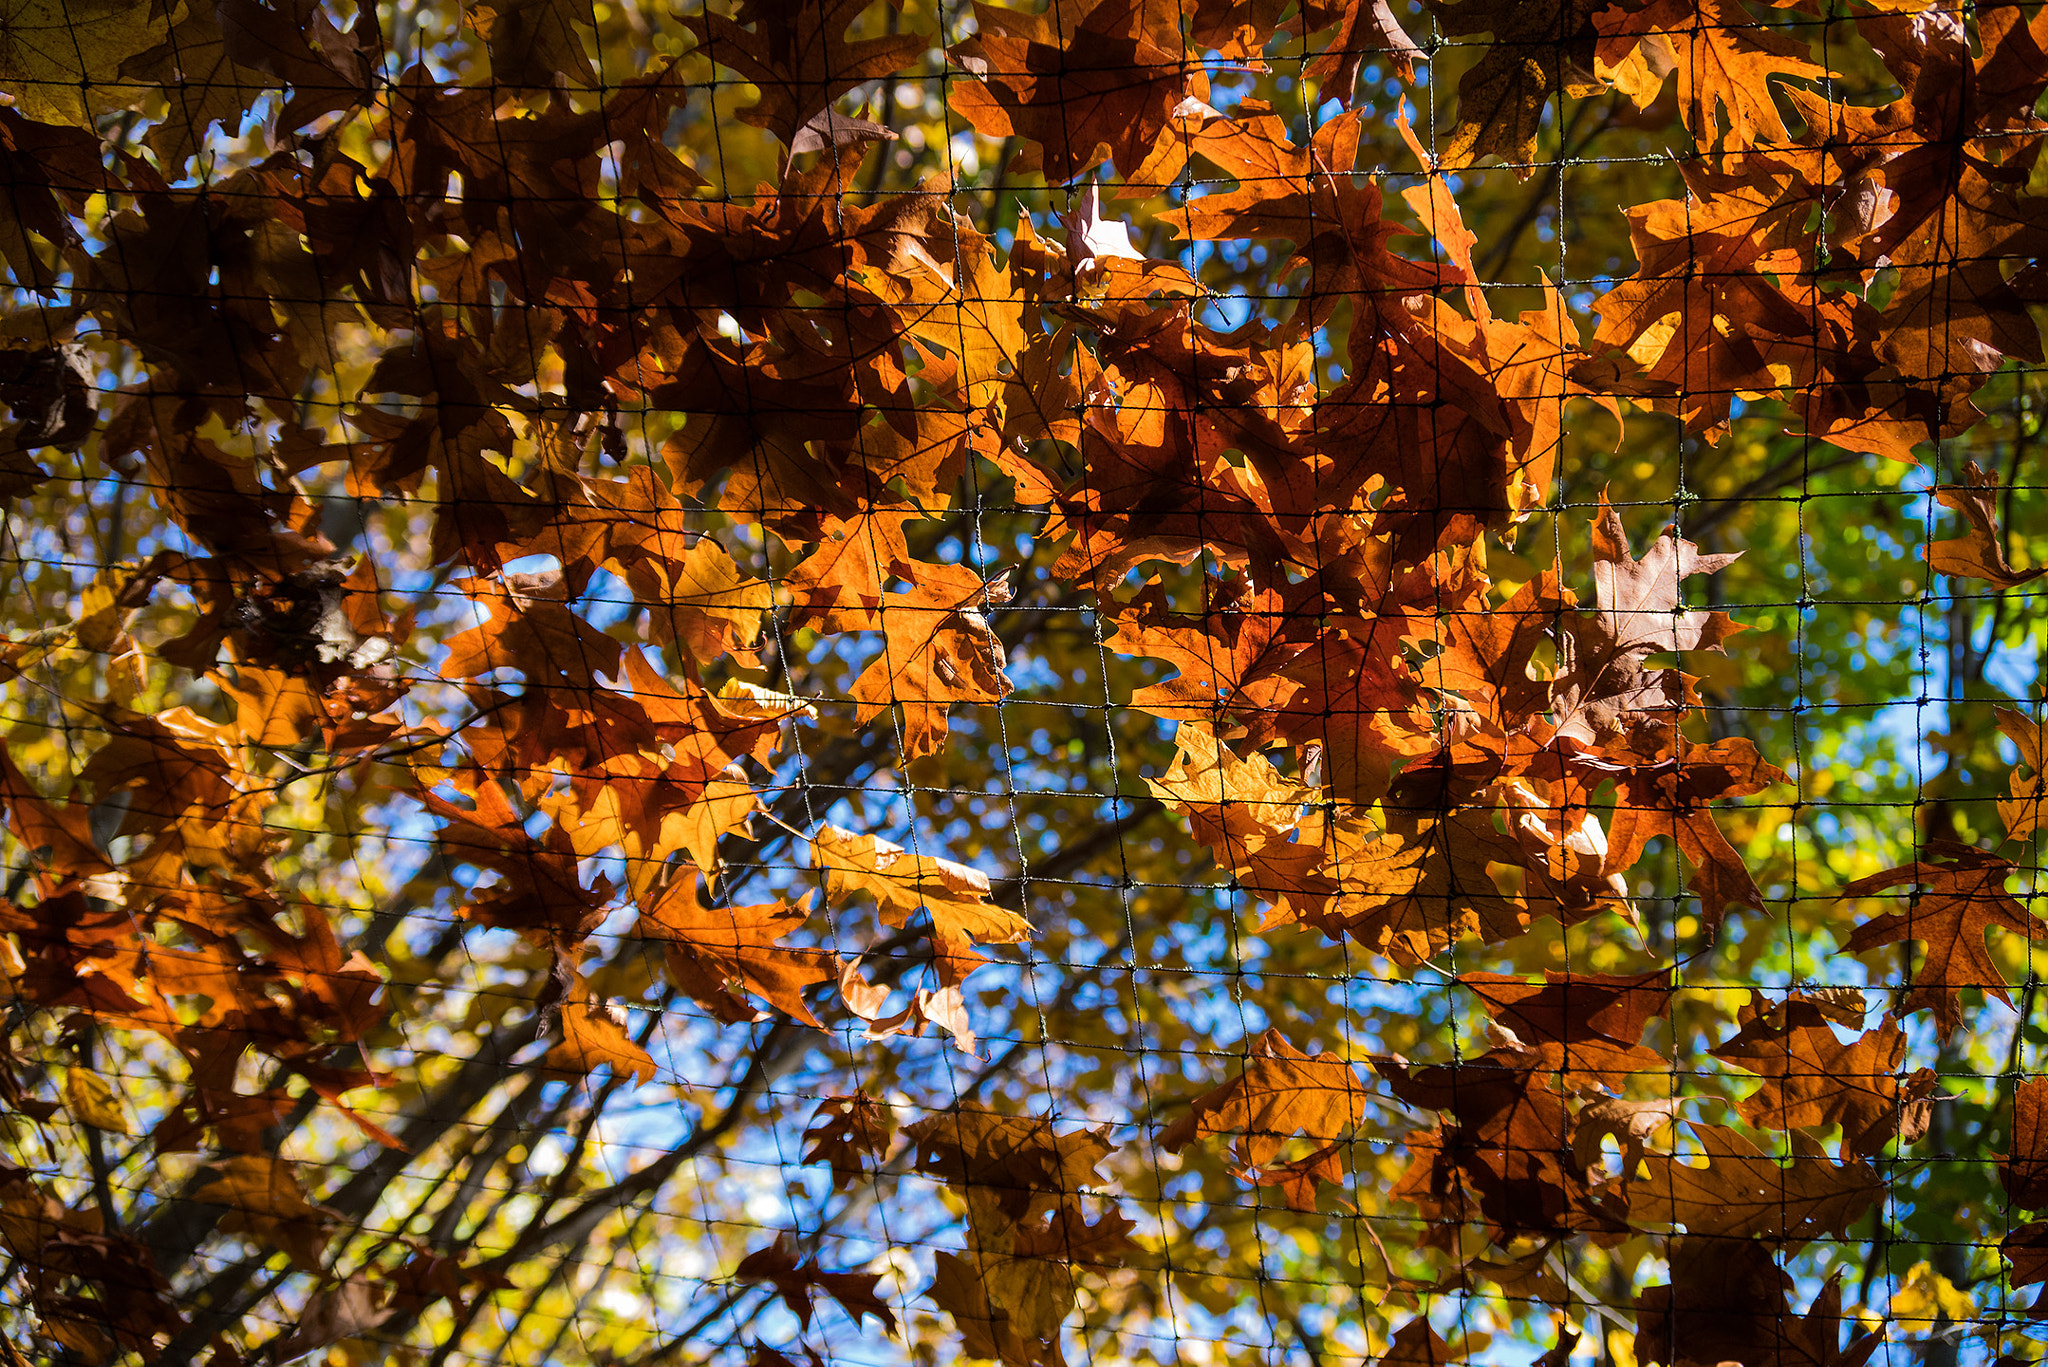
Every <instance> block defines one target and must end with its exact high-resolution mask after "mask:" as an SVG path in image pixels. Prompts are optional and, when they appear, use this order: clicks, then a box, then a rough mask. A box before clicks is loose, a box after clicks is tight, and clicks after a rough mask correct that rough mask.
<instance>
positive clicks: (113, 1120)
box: [64, 1068, 134, 1134]
mask: <svg viewBox="0 0 2048 1367" xmlns="http://www.w3.org/2000/svg"><path fill="white" fill-rule="evenodd" d="M64 1108H65V1109H66V1110H68V1111H70V1112H71V1114H72V1116H73V1117H74V1118H75V1119H77V1120H79V1121H81V1122H83V1123H84V1124H87V1125H90V1126H92V1127H93V1128H94V1129H96V1130H109V1131H111V1132H113V1133H114V1134H132V1133H134V1131H132V1130H130V1129H129V1128H128V1117H127V1116H125V1115H123V1114H121V1103H120V1101H119V1100H118V1099H116V1097H115V1096H114V1089H113V1088H112V1087H110V1086H108V1085H107V1080H106V1079H105V1078H103V1077H101V1076H100V1075H99V1074H97V1073H95V1072H92V1071H90V1070H88V1069H85V1068H67V1069H65V1070H64Z"/></svg>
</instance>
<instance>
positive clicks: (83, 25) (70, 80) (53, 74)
mask: <svg viewBox="0 0 2048 1367" xmlns="http://www.w3.org/2000/svg"><path fill="white" fill-rule="evenodd" d="M182 9H183V6H182V5H180V6H175V7H170V8H166V7H164V6H161V5H158V4H155V3H153V2H152V3H144V2H143V0H84V2H83V3H80V0H8V2H7V4H6V5H5V6H4V7H0V81H4V82H6V85H7V89H8V93H9V94H11V95H13V96H14V101H15V107H16V108H18V109H20V110H21V111H22V112H23V113H24V114H26V115H28V116H29V117H30V118H32V119H37V120H40V121H43V122H46V123H48V122H55V123H75V124H78V125H79V126H81V127H84V128H91V127H92V126H93V121H94V120H95V119H96V118H98V117H99V116H100V115H102V114H107V113H111V112H113V110H115V109H117V108H119V107H120V106H121V105H124V104H126V103H128V101H129V100H130V99H132V98H134V95H135V94H139V93H140V91H135V92H133V93H126V94H124V93H122V86H121V85H120V83H119V82H117V81H116V80H115V79H114V77H115V73H116V71H117V70H118V69H119V68H120V65H121V63H122V62H124V61H126V60H127V59H128V58H130V57H132V56H134V55H135V54H137V53H139V52H141V51H143V50H144V49H145V48H148V47H150V46H152V45H154V44H155V43H157V42H159V41H161V40H162V38H163V36H164V34H165V32H166V31H167V30H168V29H169V27H170V20H171V19H172V18H175V17H176V12H177V11H181V10H182ZM95 88H97V89H100V90H111V91H113V92H115V95H114V98H112V99H109V98H108V97H107V96H106V95H97V96H95V95H93V94H92V92H93V91H94V90H95Z"/></svg>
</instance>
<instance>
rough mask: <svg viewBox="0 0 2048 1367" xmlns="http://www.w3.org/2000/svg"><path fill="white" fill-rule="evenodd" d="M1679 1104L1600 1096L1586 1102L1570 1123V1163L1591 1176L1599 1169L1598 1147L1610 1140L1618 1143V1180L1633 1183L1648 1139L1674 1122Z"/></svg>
mask: <svg viewBox="0 0 2048 1367" xmlns="http://www.w3.org/2000/svg"><path fill="white" fill-rule="evenodd" d="M1682 1104H1683V1101H1682V1099H1681V1098H1679V1097H1666V1098H1664V1099H1663V1100H1661V1101H1624V1100H1622V1099H1621V1098H1620V1097H1613V1096H1603V1097H1597V1098H1595V1099H1594V1100H1592V1101H1589V1102H1587V1103H1586V1104H1585V1105H1584V1106H1581V1107H1580V1108H1579V1113H1578V1115H1576V1116H1575V1117H1573V1119H1572V1160H1573V1161H1574V1162H1576V1163H1577V1164H1578V1165H1579V1166H1580V1167H1581V1168H1584V1169H1586V1170H1587V1171H1588V1172H1591V1171H1592V1170H1593V1169H1594V1168H1596V1167H1599V1166H1600V1165H1601V1152H1602V1147H1603V1145H1604V1144H1605V1141H1606V1140H1607V1139H1609V1138H1610V1137H1611V1138H1613V1139H1616V1140H1619V1141H1620V1143H1621V1180H1622V1181H1624V1182H1628V1181H1632V1180H1634V1178H1635V1175H1636V1170H1637V1168H1638V1166H1639V1165H1640V1164H1641V1163H1642V1161H1643V1156H1644V1154H1645V1153H1646V1152H1647V1149H1646V1148H1645V1145H1647V1144H1648V1143H1649V1140H1650V1137H1651V1136H1652V1135H1654V1134H1656V1133H1657V1131H1659V1130H1661V1129H1663V1128H1664V1127H1665V1126H1667V1125H1669V1124H1671V1123H1672V1122H1673V1121H1674V1120H1676V1119H1677V1118H1678V1108H1679V1106H1680V1105H1682Z"/></svg>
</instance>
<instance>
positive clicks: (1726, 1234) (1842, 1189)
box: [1629, 1121, 1884, 1247]
mask: <svg viewBox="0 0 2048 1367" xmlns="http://www.w3.org/2000/svg"><path fill="white" fill-rule="evenodd" d="M1690 1128H1691V1130H1692V1132H1693V1135H1694V1137H1695V1139H1696V1140H1697V1141H1698V1143H1699V1146H1700V1152H1701V1154H1702V1156H1704V1157H1705V1159H1706V1162H1704V1163H1694V1162H1692V1161H1691V1160H1690V1159H1689V1158H1682V1157H1679V1156H1676V1155H1673V1154H1664V1153H1650V1154H1646V1155H1645V1156H1644V1159H1643V1163H1644V1175H1643V1177H1642V1178H1641V1180H1640V1181H1638V1182H1636V1183H1635V1184H1634V1185H1633V1186H1631V1187H1630V1189H1629V1215H1630V1218H1631V1219H1632V1220H1635V1221H1641V1222H1646V1223H1657V1224H1680V1225H1684V1226H1685V1228H1686V1231H1687V1232H1688V1233H1689V1234H1692V1235H1694V1236H1706V1237H1710V1238H1731V1237H1732V1238H1749V1237H1755V1238H1762V1239H1768V1240H1773V1241H1777V1242H1781V1243H1784V1244H1788V1245H1791V1246H1794V1247H1796V1246H1798V1245H1801V1244H1804V1243H1807V1242H1809V1241H1811V1240H1813V1239H1816V1238H1819V1237H1820V1236H1821V1235H1823V1234H1840V1233H1842V1232H1843V1231H1845V1230H1846V1229H1848V1227H1849V1226H1850V1224H1852V1223H1853V1222H1854V1221H1855V1220H1856V1218H1857V1217H1858V1216H1860V1215H1862V1213H1863V1212H1864V1211H1865V1210H1867V1209H1869V1208H1870V1206H1871V1204H1872V1203H1873V1202H1875V1201H1876V1200H1877V1199H1878V1197H1879V1195H1880V1194H1881V1193H1882V1192H1883V1190H1884V1186H1883V1183H1882V1182H1881V1181H1880V1180H1879V1179H1878V1176H1877V1173H1876V1172H1875V1171H1874V1170H1873V1169H1872V1168H1871V1167H1870V1165H1869V1164H1867V1163H1864V1162H1862V1161H1861V1160H1851V1161H1849V1162H1847V1163H1843V1164H1840V1165H1837V1164H1834V1163H1830V1162H1829V1161H1828V1160H1827V1159H1826V1157H1825V1156H1822V1155H1818V1154H1816V1153H1813V1152H1812V1151H1811V1150H1809V1151H1807V1152H1804V1153H1799V1152H1797V1151H1796V1150H1795V1156H1794V1157H1792V1158H1790V1159H1787V1160H1780V1159H1777V1158H1774V1157H1772V1156H1770V1155H1769V1154H1767V1153H1765V1152H1764V1151H1763V1150H1761V1149H1759V1148H1757V1147H1756V1145H1754V1144H1752V1143H1750V1141H1749V1140H1747V1139H1745V1138H1743V1137H1742V1135H1741V1133H1740V1132H1738V1131H1736V1130H1732V1129H1729V1128H1728V1127H1727V1126H1725V1125H1708V1124H1702V1123H1700V1122H1698V1121H1694V1122H1692V1123H1691V1126H1690Z"/></svg>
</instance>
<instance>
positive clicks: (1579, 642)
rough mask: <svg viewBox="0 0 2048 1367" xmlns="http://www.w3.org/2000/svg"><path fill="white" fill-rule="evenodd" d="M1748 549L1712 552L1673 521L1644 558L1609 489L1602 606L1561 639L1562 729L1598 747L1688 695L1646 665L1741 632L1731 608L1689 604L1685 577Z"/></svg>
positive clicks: (1573, 620) (1598, 547) (1598, 576)
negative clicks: (1643, 714) (1647, 713)
mask: <svg viewBox="0 0 2048 1367" xmlns="http://www.w3.org/2000/svg"><path fill="white" fill-rule="evenodd" d="M1739 554H1740V552H1736V553H1735V554H1727V555H1702V554H1700V550H1699V547H1697V546H1695V545H1694V544H1693V543H1692V542H1690V541H1687V540H1685V539H1684V538H1682V537H1680V536H1679V534H1678V529H1677V528H1676V527H1672V528H1669V529H1667V531H1666V532H1665V534H1664V535H1662V536H1660V537H1658V538H1657V540H1656V543H1655V544H1654V545H1652V546H1651V548H1650V549H1649V551H1647V552H1646V553H1645V554H1644V555H1643V556H1642V558H1641V559H1637V558H1636V557H1635V555H1634V554H1633V553H1632V552H1631V551H1630V549H1629V544H1628V534H1627V532H1626V531H1625V530H1624V529H1623V528H1622V525H1621V516H1620V514H1618V513H1616V512H1615V510H1614V508H1613V506H1612V505H1611V504H1609V503H1608V502H1607V496H1606V494H1605V493H1604V492H1603V493H1602V494H1601V496H1600V511H1599V515H1598V517H1597V518H1596V519H1595V521H1594V524H1593V590H1594V607H1593V611H1591V612H1590V613H1588V612H1579V613H1576V614H1574V615H1573V616H1571V617H1570V618H1567V619H1566V622H1565V627H1566V630H1565V634H1564V636H1563V638H1562V639H1561V640H1560V642H1559V667H1558V673H1557V677H1556V679H1555V680H1554V681H1553V683H1552V706H1553V711H1554V713H1555V716H1556V726H1557V730H1558V734H1559V735H1563V736H1570V737H1573V738H1575V739H1578V740H1581V741H1585V742H1587V743H1588V744H1591V743H1594V742H1595V741H1597V740H1598V739H1599V738H1600V737H1601V735H1603V734H1605V733H1608V732H1611V731H1612V730H1615V729H1618V728H1620V727H1622V726H1624V725H1625V724H1626V722H1627V719H1628V718H1629V716H1630V715H1631V714H1633V713H1636V712H1640V711H1644V710H1651V711H1656V712H1663V711H1666V710H1667V709H1669V708H1671V707H1672V706H1674V705H1675V704H1676V703H1677V702H1678V700H1679V699H1680V698H1681V697H1682V696H1683V695H1682V692H1680V691H1677V690H1675V689H1674V688H1672V687H1670V686H1668V685H1666V684H1665V683H1664V682H1663V681H1662V680H1660V679H1658V678H1657V677H1656V676H1652V675H1648V674H1646V673H1645V671H1644V670H1643V663H1644V661H1646V660H1647V659H1648V658H1649V657H1650V656H1651V655H1653V654H1661V653H1667V652H1680V651H1688V650H1719V649H1720V648H1721V643H1722V642H1723V641H1725V640H1726V639H1727V638H1728V637H1730V636H1732V635H1733V634H1734V633H1735V632H1736V631H1738V630H1740V628H1739V627H1737V626H1735V624H1734V623H1733V622H1732V621H1731V620H1730V619H1729V617H1728V614H1726V613H1724V612H1703V611H1700V610H1699V609H1696V608H1686V607H1684V606H1683V605H1682V603H1681V584H1682V582H1683V581H1684V580H1685V579H1687V578H1689V577H1691V576H1693V575H1695V574H1711V573H1713V572H1714V571H1716V570H1719V569H1721V568H1722V567H1723V566H1726V565H1728V564H1731V563H1733V562H1734V561H1735V559H1736V558H1737V556H1738V555H1739ZM1663 672H1664V673H1666V674H1670V673H1674V672H1675V671H1663Z"/></svg>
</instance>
